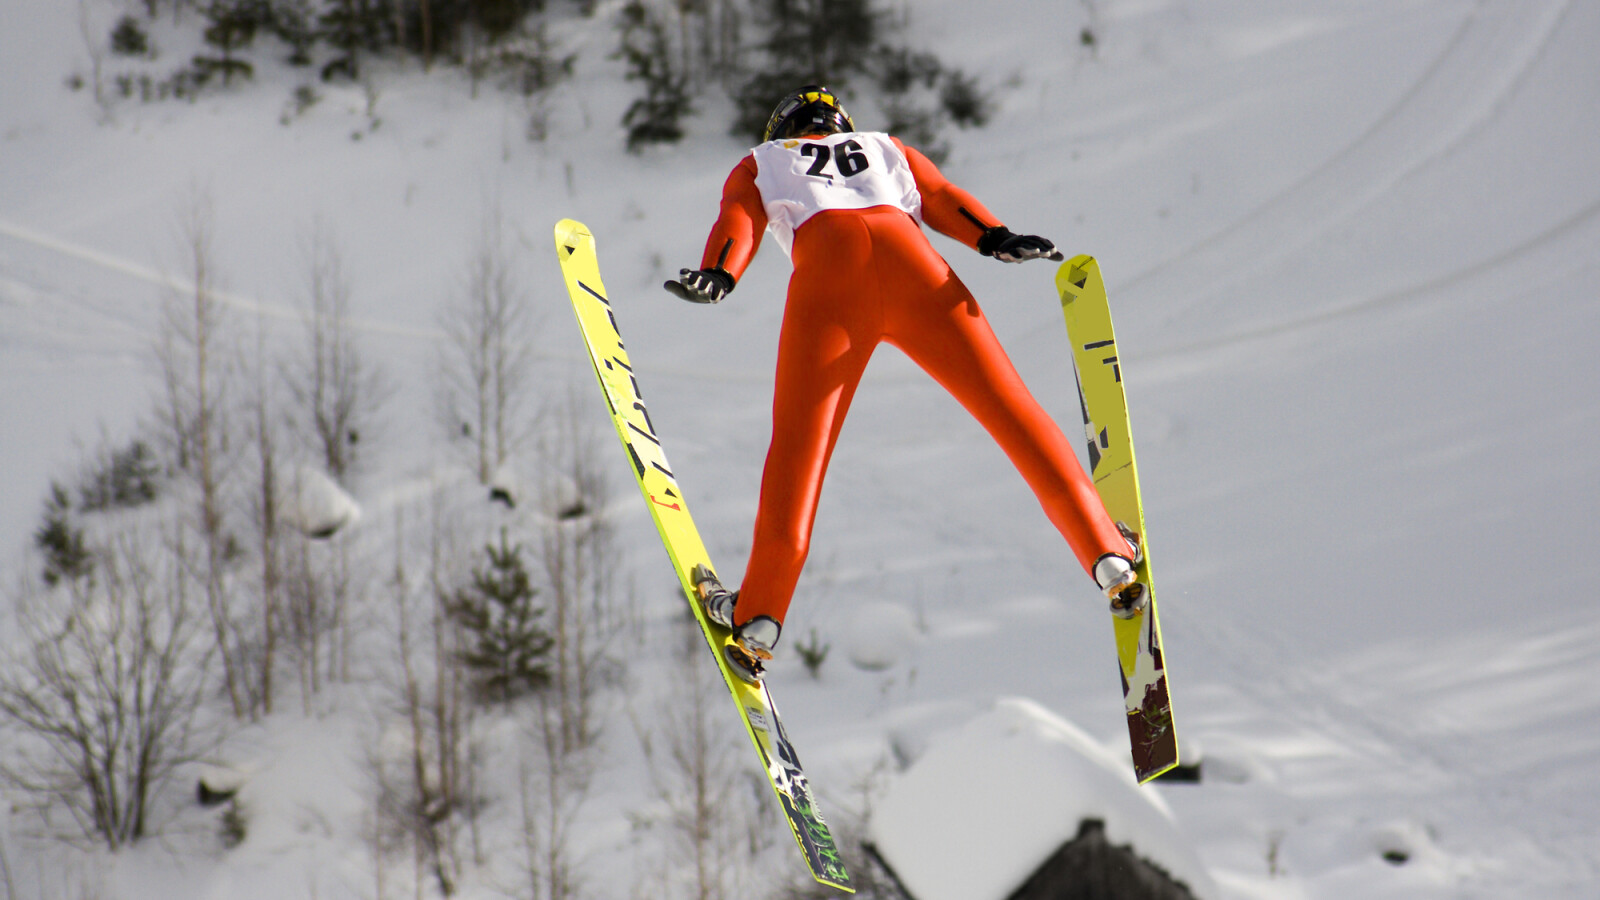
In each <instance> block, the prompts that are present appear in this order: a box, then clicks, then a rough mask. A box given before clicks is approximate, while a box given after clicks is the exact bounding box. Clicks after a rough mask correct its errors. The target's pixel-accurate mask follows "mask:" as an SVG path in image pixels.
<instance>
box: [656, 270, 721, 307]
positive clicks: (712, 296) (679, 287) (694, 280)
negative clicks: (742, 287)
mask: <svg viewBox="0 0 1600 900" xmlns="http://www.w3.org/2000/svg"><path fill="white" fill-rule="evenodd" d="M662 287H664V288H666V289H667V290H669V291H671V292H672V293H674V294H676V295H677V296H679V297H682V298H683V299H685V300H688V301H689V302H691V303H720V302H721V301H722V298H723V297H726V296H728V295H729V294H731V293H733V276H732V275H729V274H728V273H727V272H724V271H723V270H721V269H718V268H710V269H679V270H678V277H677V280H675V281H669V282H667V283H666V284H664V285H662Z"/></svg>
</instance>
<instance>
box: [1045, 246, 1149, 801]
mask: <svg viewBox="0 0 1600 900" xmlns="http://www.w3.org/2000/svg"><path fill="white" fill-rule="evenodd" d="M1056 290H1057V292H1058V293H1060V295H1061V310H1062V312H1063V313H1064V314H1065V315H1066V318H1067V335H1068V337H1069V338H1070V339H1071V341H1072V360H1073V363H1074V365H1075V367H1076V368H1077V373H1078V399H1079V401H1080V402H1081V404H1082V407H1083V424H1084V431H1085V435H1086V437H1087V438H1088V441H1089V470H1090V472H1089V474H1090V475H1091V476H1092V477H1093V478H1094V485H1095V488H1096V489H1097V490H1098V491H1099V492H1100V499H1101V501H1102V502H1104V503H1105V506H1106V511H1107V512H1109V513H1110V514H1111V518H1112V519H1113V520H1115V521H1117V522H1119V523H1121V524H1123V525H1124V526H1126V527H1127V528H1128V529H1129V530H1131V531H1132V532H1133V533H1134V534H1135V535H1136V537H1137V539H1138V541H1139V545H1140V547H1141V548H1142V549H1143V551H1144V559H1143V560H1142V561H1141V562H1140V563H1139V565H1138V566H1137V567H1136V569H1135V571H1136V573H1137V574H1138V577H1139V582H1138V586H1135V587H1134V588H1132V589H1133V590H1137V589H1138V587H1139V586H1142V587H1143V589H1144V590H1146V591H1148V592H1149V594H1150V604H1149V606H1147V607H1146V608H1145V611H1144V612H1142V613H1139V614H1138V615H1135V616H1134V617H1133V618H1131V619H1122V618H1118V617H1117V616H1115V615H1113V616H1112V617H1111V624H1112V627H1113V629H1114V630H1115V632H1116V641H1117V659H1118V660H1119V661H1120V662H1121V668H1122V698H1123V704H1124V707H1125V708H1126V710H1127V713H1128V738H1129V740H1130V742H1131V743H1132V745H1133V768H1134V771H1135V773H1137V775H1138V777H1139V781H1141V782H1144V781H1149V780H1150V779H1152V778H1155V777H1156V776H1157V775H1160V774H1161V773H1163V772H1165V771H1167V770H1169V769H1172V768H1175V767H1176V766H1177V765H1178V736H1177V732H1176V730H1174V728H1173V723H1172V700H1171V698H1170V697H1169V696H1168V693H1167V669H1166V659H1165V654H1164V653H1163V652H1162V644H1161V625H1160V623H1159V622H1158V621H1157V619H1156V595H1155V585H1154V583H1152V581H1151V580H1150V566H1151V563H1150V539H1149V535H1148V534H1147V533H1146V531H1145V526H1144V506H1143V505H1142V504H1141V503H1140V500H1139V471H1138V468H1137V467H1136V466H1135V465H1134V458H1133V434H1132V431H1131V430H1130V428H1129V426H1128V399H1127V396H1126V394H1125V393H1124V392H1123V389H1122V364H1121V362H1119V361H1118V359H1117V338H1116V334H1115V333H1114V332H1113V331H1112V329H1111V308H1110V306H1109V305H1108V303H1107V301H1106V286H1105V282H1104V281H1103V280H1102V279H1101V277H1100V265H1099V263H1097V262H1095V260H1094V257H1092V256H1076V257H1073V258H1072V259H1069V260H1067V261H1066V262H1064V263H1062V264H1061V267H1060V268H1059V269H1057V270H1056Z"/></svg>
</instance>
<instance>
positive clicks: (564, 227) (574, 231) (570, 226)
mask: <svg viewBox="0 0 1600 900" xmlns="http://www.w3.org/2000/svg"><path fill="white" fill-rule="evenodd" d="M555 232H556V246H557V247H561V248H562V249H564V250H566V251H567V254H568V255H569V256H570V255H571V254H572V253H574V252H576V251H577V249H578V244H580V243H582V242H583V240H584V239H585V238H588V239H589V240H594V235H593V234H592V233H591V232H590V231H589V226H587V225H585V224H583V223H582V222H579V221H578V220H577V219H562V220H561V221H559V222H557V223H556V229H555Z"/></svg>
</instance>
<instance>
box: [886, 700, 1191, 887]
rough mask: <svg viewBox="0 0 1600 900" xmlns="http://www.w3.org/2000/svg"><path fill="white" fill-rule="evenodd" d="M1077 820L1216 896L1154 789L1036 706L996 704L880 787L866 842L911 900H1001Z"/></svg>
mask: <svg viewBox="0 0 1600 900" xmlns="http://www.w3.org/2000/svg"><path fill="white" fill-rule="evenodd" d="M1085 820H1095V821H1099V822H1103V823H1104V825H1105V837H1106V840H1107V841H1108V842H1109V843H1111V844H1113V845H1117V846H1121V845H1131V846H1132V849H1133V852H1134V853H1136V854H1137V855H1138V856H1140V857H1142V858H1144V859H1146V860H1148V861H1150V862H1151V863H1153V864H1154V865H1156V866H1158V867H1159V868H1161V869H1163V870H1165V871H1166V872H1167V873H1168V874H1169V875H1171V877H1172V878H1173V879H1175V880H1177V881H1179V882H1182V883H1183V884H1185V885H1186V886H1187V887H1188V888H1189V890H1190V892H1191V893H1193V894H1194V896H1196V897H1215V896H1217V889H1216V886H1215V885H1214V884H1213V883H1212V881H1211V878H1210V877H1209V876H1208V875H1207V874H1206V871H1205V868H1204V867H1203V866H1201V864H1200V861H1199V859H1198V857H1196V856H1195V853H1194V851H1193V850H1192V849H1191V847H1190V843H1189V840H1188V839H1187V838H1186V837H1185V836H1184V834H1183V833H1182V831H1181V830H1180V829H1179V828H1178V825H1177V822H1176V821H1175V820H1174V819H1173V816H1172V813H1171V811H1170V810H1169V809H1168V808H1167V805H1166V803H1165V802H1163V801H1162V799H1161V797H1160V796H1159V795H1158V794H1157V793H1156V791H1155V789H1154V788H1153V787H1149V786H1140V785H1138V784H1137V783H1136V782H1135V780H1134V777H1133V771H1132V768H1131V766H1130V764H1129V762H1128V760H1127V758H1126V754H1122V755H1120V756H1119V755H1118V754H1116V753H1114V752H1112V751H1111V750H1110V749H1108V748H1106V747H1105V746H1103V745H1102V744H1100V743H1099V742H1097V741H1096V740H1094V738H1092V737H1090V736H1089V735H1087V734H1085V733H1084V732H1083V731H1081V730H1080V729H1078V728H1077V727H1076V726H1074V725H1072V724H1071V723H1070V722H1067V721H1065V720H1064V719H1062V718H1060V717H1059V716H1056V715H1055V714H1054V713H1052V712H1050V711H1049V710H1047V709H1045V708H1043V707H1042V706H1039V705H1038V704H1036V703H1034V702H1032V701H1029V700H1024V699H1016V698H1007V699H1002V700H1000V701H998V702H996V704H995V706H994V708H993V709H992V710H991V711H989V712H988V713H985V714H983V715H980V716H978V717H977V718H976V719H973V720H972V721H970V722H968V723H967V724H966V725H964V726H962V727H961V728H960V729H958V730H957V731H955V732H954V733H953V734H950V735H948V736H946V737H944V738H943V739H938V740H935V742H934V743H933V744H932V746H931V747H930V748H929V749H928V751H927V752H926V753H925V754H923V756H922V757H921V758H920V759H919V760H918V761H917V762H916V764H915V765H913V766H912V767H911V769H910V770H909V771H907V772H906V773H905V774H904V775H902V776H900V777H899V778H898V779H896V780H895V781H894V782H893V783H892V784H891V785H890V786H889V788H888V791H887V793H886V795H885V797H884V798H883V800H882V802H881V803H880V804H879V805H878V807H877V808H876V809H875V810H874V812H873V816H872V826H871V835H870V837H871V839H872V841H873V842H874V844H875V845H876V847H877V849H878V852H879V854H880V855H881V856H882V857H883V859H884V861H885V862H887V863H888V864H889V865H890V866H891V867H892V868H893V869H894V871H895V874H896V875H897V876H898V877H899V879H900V882H901V883H902V884H903V885H905V887H906V889H907V890H909V891H910V892H911V894H912V895H913V896H914V897H916V898H917V900H1002V898H1005V897H1009V896H1010V895H1011V894H1012V893H1013V892H1015V891H1016V890H1017V889H1018V888H1019V887H1021V886H1022V885H1023V884H1024V883H1025V882H1026V881H1027V880H1028V879H1029V877H1030V876H1032V875H1033V874H1034V872H1035V871H1036V870H1037V869H1038V868H1039V867H1040V866H1041V865H1043V864H1044V863H1045V862H1046V861H1047V860H1049V859H1050V858H1051V857H1052V856H1053V855H1055V853H1056V851H1057V850H1058V849H1059V848H1060V847H1061V846H1062V845H1063V844H1065V843H1067V842H1069V841H1071V840H1073V839H1074V838H1075V837H1076V836H1078V835H1079V833H1080V827H1081V824H1082V823H1083V822H1084V821H1085Z"/></svg>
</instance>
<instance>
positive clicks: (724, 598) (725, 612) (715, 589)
mask: <svg viewBox="0 0 1600 900" xmlns="http://www.w3.org/2000/svg"><path fill="white" fill-rule="evenodd" d="M689 581H690V582H691V583H692V584H694V593H695V596H697V597H699V598H700V606H701V608H702V609H704V610H705V611H706V618H708V619H710V620H711V621H713V622H715V623H717V624H718V625H721V626H722V627H723V628H732V627H733V606H734V604H735V603H738V602H739V592H738V591H730V590H728V589H727V588H725V587H723V586H722V582H721V581H718V580H717V576H716V575H714V574H712V572H711V567H710V566H707V565H706V564H704V563H701V564H700V565H697V566H695V567H694V571H693V572H690V573H689Z"/></svg>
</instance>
